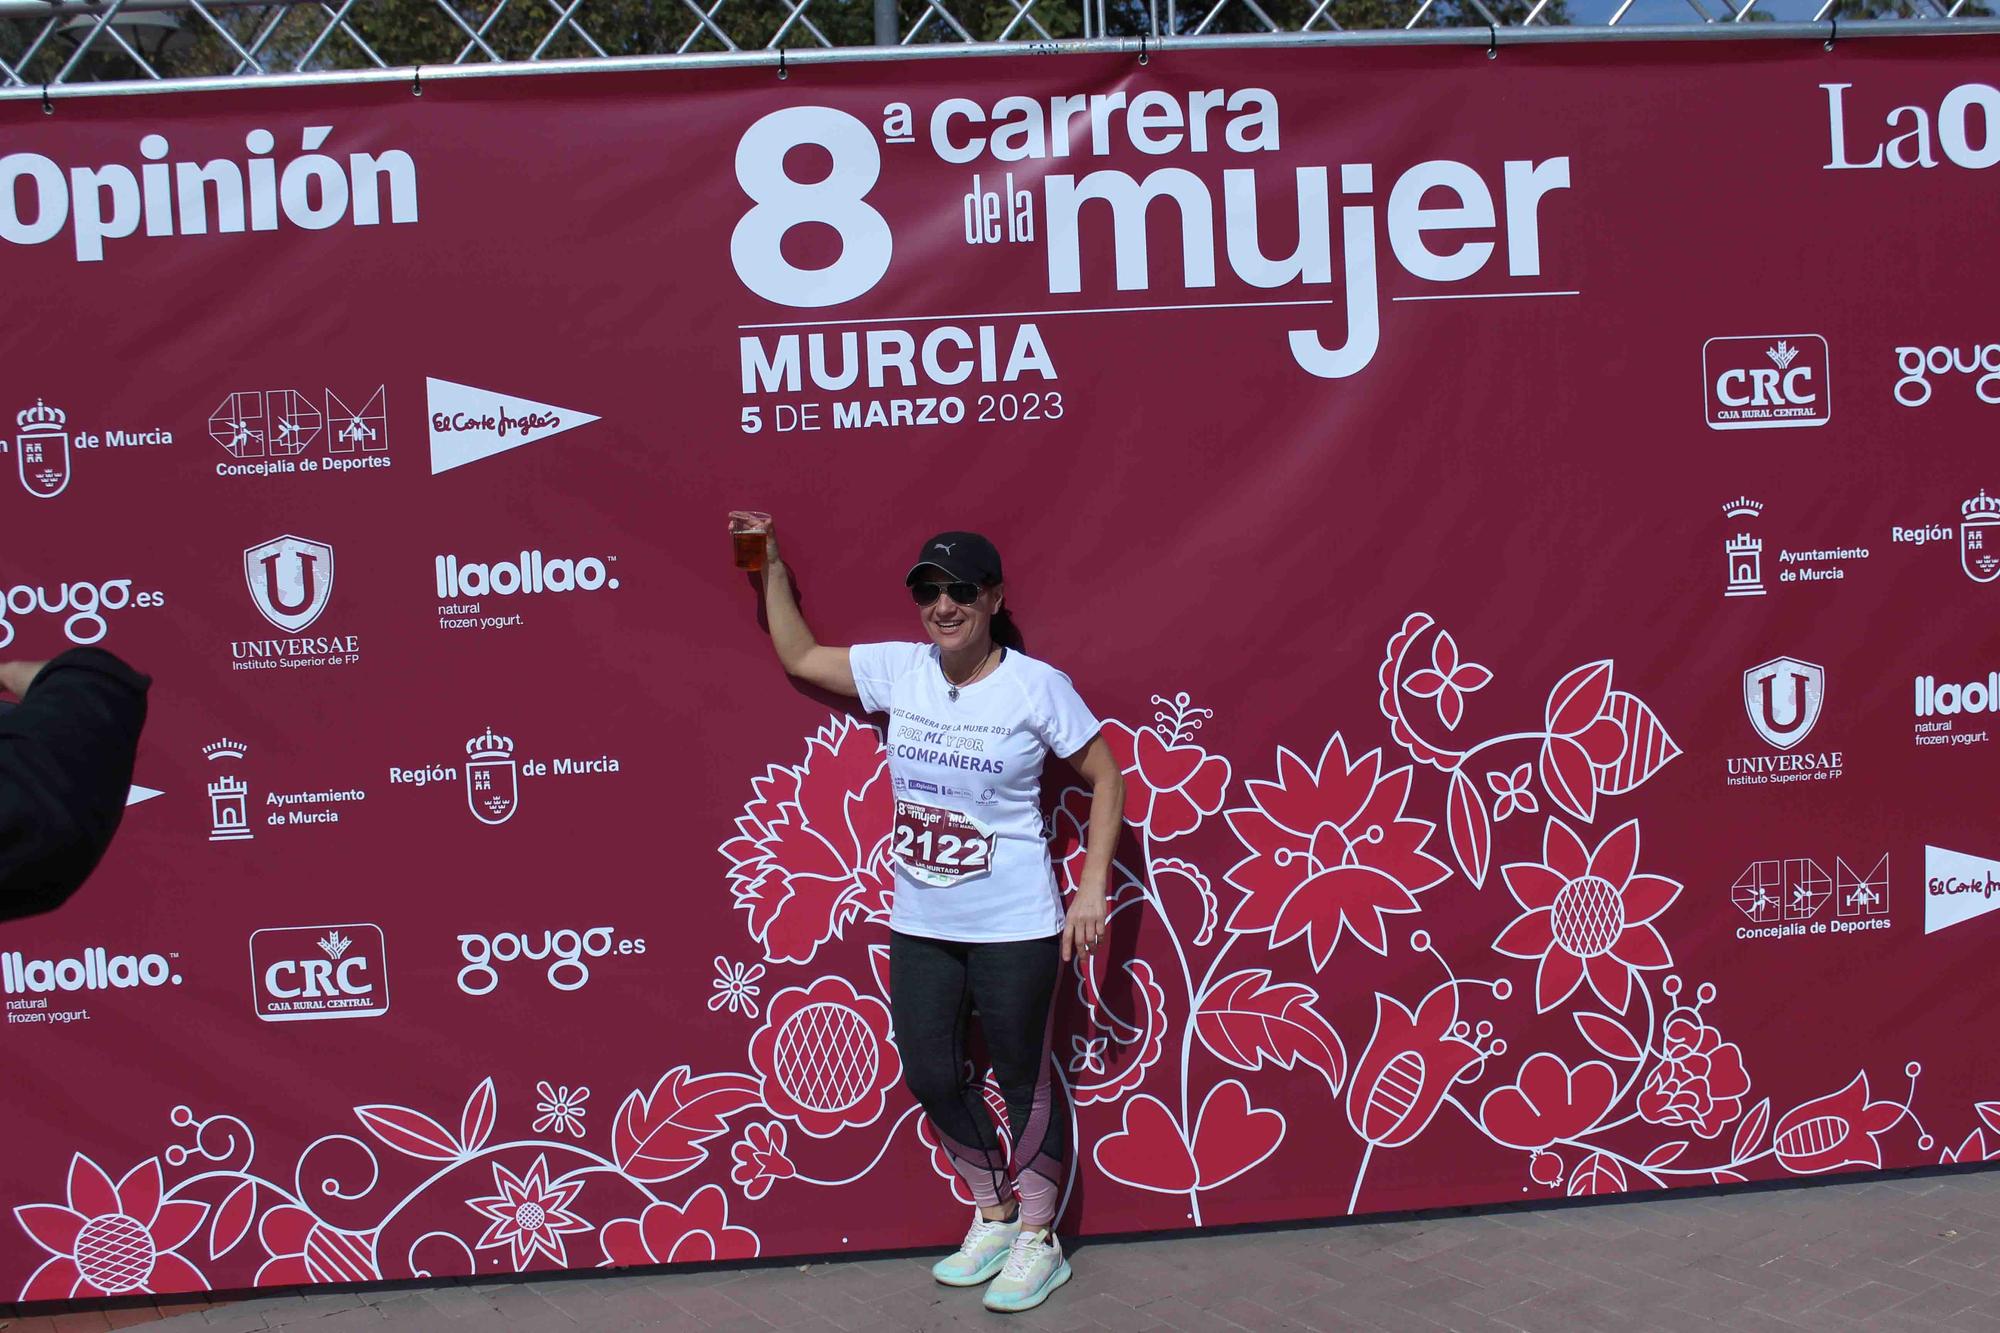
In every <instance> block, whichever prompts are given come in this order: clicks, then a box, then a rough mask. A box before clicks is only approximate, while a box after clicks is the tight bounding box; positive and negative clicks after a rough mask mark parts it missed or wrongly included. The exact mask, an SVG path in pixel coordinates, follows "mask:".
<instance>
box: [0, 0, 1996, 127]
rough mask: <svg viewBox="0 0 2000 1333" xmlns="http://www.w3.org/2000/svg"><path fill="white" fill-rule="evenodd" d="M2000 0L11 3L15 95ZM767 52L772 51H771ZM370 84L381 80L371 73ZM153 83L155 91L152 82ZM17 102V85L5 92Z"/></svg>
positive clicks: (1497, 27)
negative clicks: (581, 65)
mask: <svg viewBox="0 0 2000 1333" xmlns="http://www.w3.org/2000/svg"><path fill="white" fill-rule="evenodd" d="M1995 3H2000V0H0V97H10V96H11V97H21V96H37V95H39V96H40V97H42V99H43V102H44V105H45V107H52V105H53V103H52V102H51V100H50V92H49V90H50V89H53V88H65V89H67V90H68V92H69V95H74V94H76V93H80V92H85V91H103V92H110V91H114V90H115V91H130V90H133V88H134V87H136V86H138V85H147V84H148V82H149V81H162V82H179V81H188V80H203V81H204V82H212V81H215V80H248V81H254V80H269V79H272V78H274V77H275V78H286V79H291V78H297V77H299V76H302V75H305V76H319V77H335V78H339V77H349V78H357V77H358V78H369V77H388V76H389V74H390V72H391V71H402V72H403V74H404V75H406V76H410V77H413V78H414V77H420V76H417V75H415V74H413V73H412V71H413V70H423V69H425V67H429V69H428V70H427V71H426V74H427V75H428V76H430V77H436V76H438V75H448V74H452V73H471V72H473V70H474V68H475V67H477V68H478V69H479V70H480V71H481V72H487V71H496V70H498V69H500V68H515V67H519V66H528V65H532V66H536V67H546V66H549V65H551V64H559V65H560V66H561V67H564V68H568V67H571V66H572V65H573V63H574V62H580V61H581V62H592V61H603V60H612V59H620V60H627V61H633V60H637V61H641V62H644V63H652V64H657V63H662V59H663V58H664V59H665V60H666V61H669V62H672V61H675V60H676V58H685V59H688V60H690V61H692V62H693V63H709V62H710V61H714V60H716V59H717V58H720V60H721V61H722V62H724V63H750V62H751V61H752V60H769V61H771V62H773V63H782V61H783V60H785V59H789V60H792V61H799V60H810V59H813V58H815V57H819V58H838V59H867V58H882V57H885V56H890V55H915V54H920V53H921V54H943V53H944V52H945V51H946V50H950V51H955V52H962V53H967V54H971V53H974V52H978V53H1001V52H1009V51H1011V52H1019V51H1021V50H1023V49H1024V48H1025V49H1037V50H1068V49H1087V48H1088V47H1089V46H1098V45H1117V44H1123V45H1128V46H1137V47H1138V48H1140V50H1141V54H1142V56H1143V54H1144V51H1145V50H1146V49H1147V48H1149V47H1154V46H1157V48H1159V49H1165V48H1167V47H1169V46H1172V45H1208V44H1211V43H1215V42H1219V41H1222V40H1225V39H1231V38H1233V39H1235V40H1248V41H1252V42H1261V43H1265V44H1277V43H1280V42H1293V41H1296V42H1320V41H1339V40H1349V39H1352V38H1355V37H1361V36H1362V35H1364V34H1380V35H1382V36H1385V37H1386V36H1387V35H1388V34H1391V33H1394V34H1399V36H1397V37H1395V38H1390V40H1407V41H1422V40H1426V39H1431V40H1444V41H1486V42H1489V43H1491V44H1493V45H1494V46H1496V47H1497V46H1498V45H1501V44H1504V43H1506V42H1512V41H1522V40H1538V39H1560V38H1561V37H1563V36H1583V35H1585V34H1586V33H1588V34H1589V35H1592V36H1595V37H1598V38H1604V37H1611V36H1625V35H1632V36H1649V37H1659V36H1671V35H1681V34H1685V35H1689V36H1692V35H1695V33H1696V32H1701V33H1702V35H1721V34H1720V33H1719V32H1718V31H1717V30H1718V29H1722V28H1727V29H1729V30H1730V31H1731V32H1733V33H1734V34H1735V35H1742V36H1748V35H1753V34H1756V35H1765V34H1768V35H1772V36H1777V35H1780V34H1781V33H1782V34H1785V35H1794V34H1804V33H1807V32H1809V31H1811V30H1808V29H1804V28H1802V27H1801V26H1800V25H1807V24H1816V25H1820V26H1822V27H1824V29H1825V30H1826V33H1827V35H1828V36H1829V37H1831V36H1832V35H1833V34H1834V33H1835V32H1836V31H1839V30H1842V29H1844V30H1845V31H1847V32H1850V33H1854V34H1856V35H1860V34H1861V33H1862V32H1864V31H1869V32H1882V31H1900V32H1908V33H1912V34H1915V33H1930V32H1938V31H1991V30H1993V29H1994V28H1995V26H1996V25H1994V24H1993V23H1991V22H1988V21H1986V20H1988V19H1990V17H1991V15H1992V13H1993V9H1992V5H1993V4H1995ZM758 53H762V54H761V55H759V54H758ZM371 72H373V73H372V75H371ZM151 86H157V85H156V84H154V85H151ZM8 90H11V92H10V91H8Z"/></svg>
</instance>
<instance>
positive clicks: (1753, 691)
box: [1743, 657, 1826, 750]
mask: <svg viewBox="0 0 2000 1333" xmlns="http://www.w3.org/2000/svg"><path fill="white" fill-rule="evenodd" d="M1825 699H1826V668H1824V667H1821V666H1816V665H1814V664H1813V663H1811V662H1801V661H1799V659H1797V658H1796V657H1774V658H1772V659H1771V660H1770V661H1768V662H1765V663H1764V664H1763V665H1761V666H1754V667H1751V668H1750V669H1749V670H1748V671H1746V672H1744V673H1743V711H1744V712H1745V713H1747V714H1749V717H1750V725H1751V726H1753V727H1755V728H1756V729H1757V734H1758V735H1759V736H1762V737H1763V738H1764V740H1765V742H1766V743H1767V744H1769V745H1772V746H1775V747H1776V748H1777V749H1780V750H1789V749H1791V748H1792V747H1793V746H1794V745H1797V744H1798V743H1799V742H1800V741H1802V740H1804V739H1805V738H1806V737H1807V736H1809V735H1811V734H1812V729H1813V724H1814V723H1816V722H1818V721H1819V714H1820V705H1821V704H1822V703H1824V702H1825Z"/></svg>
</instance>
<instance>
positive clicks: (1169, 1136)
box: [1091, 1078, 1285, 1194]
mask: <svg viewBox="0 0 2000 1333" xmlns="http://www.w3.org/2000/svg"><path fill="white" fill-rule="evenodd" d="M1284 1137H1285V1117H1284V1116H1283V1115H1282V1114H1280V1113H1279V1112H1277V1111H1271V1110H1265V1109H1262V1108H1259V1107H1255V1106H1252V1105H1251V1103H1250V1094H1249V1092H1248V1090H1246V1089H1245V1088H1244V1086H1243V1084H1242V1083H1241V1082H1240V1081H1239V1080H1237V1079H1233V1078H1232V1079H1228V1080H1225V1081H1224V1082H1221V1083H1218V1084H1216V1085H1215V1086H1214V1087H1213V1088H1211V1089H1209V1092H1208V1096H1207V1097H1206V1098H1204V1099H1203V1101H1202V1104H1201V1110H1200V1111H1198V1112H1196V1114H1195V1128H1194V1135H1193V1137H1192V1138H1190V1137H1189V1136H1188V1135H1187V1134H1186V1133H1185V1132H1184V1131H1183V1130H1182V1129H1181V1126H1180V1123H1179V1122H1178V1121H1177V1120H1175V1119H1174V1113H1173V1112H1172V1111H1169V1110H1168V1109H1167V1107H1166V1104H1165V1103H1163V1102H1162V1101H1160V1099H1159V1098H1157V1097H1154V1096H1152V1095H1151V1094H1150V1093H1141V1094H1139V1095H1138V1096H1137V1097H1133V1098H1131V1099H1130V1100H1129V1101H1127V1102H1126V1103H1125V1119H1124V1124H1123V1126H1122V1127H1121V1128H1120V1129H1119V1130H1118V1131H1117V1132H1116V1133H1113V1134H1108V1135H1106V1136H1105V1137H1103V1138H1101V1139H1099V1140H1098V1141H1097V1144H1096V1146H1095V1147H1094V1148H1093V1149H1092V1150H1091V1157H1092V1159H1093V1160H1094V1161H1096V1163H1097V1169H1098V1170H1099V1171H1102V1172H1103V1173H1104V1174H1105V1175H1107V1176H1109V1177H1111V1178H1112V1179H1113V1180H1115V1181H1117V1182H1119V1183H1120V1184H1122V1185H1130V1186H1132V1187H1133V1188H1134V1189H1142V1190H1151V1191H1153V1192H1154V1193H1155V1194H1186V1193H1188V1192H1190V1191H1192V1190H1197V1189H1204V1190H1205V1189H1214V1188H1215V1187H1216V1186H1217V1185H1223V1184H1227V1183H1228V1182H1229V1181H1232V1180H1234V1179H1236V1177H1238V1176H1240V1175H1242V1174H1243V1173H1244V1172H1245V1171H1248V1170H1250V1169H1251V1168H1252V1167H1254V1166H1256V1165H1258V1164H1259V1163H1260V1162H1262V1161H1263V1160H1264V1159H1265V1158H1267V1157H1269V1156H1270V1155H1271V1154H1272V1153H1274V1152H1276V1151H1277V1150H1278V1144H1279V1142H1280V1141H1281V1140H1282V1139H1283V1138H1284Z"/></svg>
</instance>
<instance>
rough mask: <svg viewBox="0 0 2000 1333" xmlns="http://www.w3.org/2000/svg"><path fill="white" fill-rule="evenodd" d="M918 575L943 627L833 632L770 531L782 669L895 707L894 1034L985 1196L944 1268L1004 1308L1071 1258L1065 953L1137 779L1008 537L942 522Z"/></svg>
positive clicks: (929, 613)
mask: <svg viewBox="0 0 2000 1333" xmlns="http://www.w3.org/2000/svg"><path fill="white" fill-rule="evenodd" d="M904 582H905V583H906V584H907V585H908V586H909V589H910V593H911V596H912V597H913V598H914V599H915V600H916V603H917V606H918V607H919V608H920V611H919V615H918V619H919V621H920V622H921V623H922V625H923V629H924V635H925V638H926V640H927V642H922V643H864V644H856V645H855V646H854V647H852V648H831V647H824V646H822V645H821V644H819V643H818V642H817V641H816V640H814V638H813V636H812V631H811V630H809V629H807V628H806V623H805V620H804V619H803V618H802V617H801V616H800V615H799V607H798V601H797V599H796V598H795V597H794V595H793V592H792V580H791V574H790V571H788V570H787V569H786V568H785V564H784V561H783V560H782V559H780V558H779V554H778V542H777V537H776V536H775V534H773V535H771V536H769V537H768V538H767V541H766V547H765V563H764V608H765V614H766V618H767V620H768V621H769V624H770V627H771V642H772V645H773V646H774V647H775V648H776V649H777V650H778V660H779V661H780V662H782V663H784V667H785V670H786V671H787V672H789V673H790V674H792V675H793V676H796V677H798V678H799V679H801V680H804V681H808V682H810V683H812V684H814V685H817V686H819V687H820V688H822V689H825V690H831V691H833V692H835V693H837V694H844V695H849V696H851V697H854V698H858V699H860V700H861V703H862V706H863V707H865V708H867V709H868V710H869V711H870V712H875V713H887V714H888V715H889V725H888V743H889V777H890V785H891V787H892V788H893V799H894V801H895V816H894V817H895V823H894V831H893V833H892V834H891V837H890V856H891V859H892V860H893V861H894V863H895V866H896V888H895V899H894V903H893V906H892V907H891V909H890V915H889V930H890V936H889V990H890V996H889V1004H890V1009H891V1012H892V1015H893V1017H894V1020H895V1025H896V1045H897V1048H898V1050H900V1051H901V1053H902V1058H903V1079H904V1082H905V1083H907V1084H908V1085H909V1089H910V1091H911V1092H912V1093H913V1094H914V1095H915V1096H916V1098H917V1100H918V1101H919V1102H920V1103H922V1105H923V1108H924V1111H925V1113H926V1114H927V1115H928V1116H929V1117H930V1120H931V1123H932V1125H933V1126H934V1127H935V1128H936V1130H937V1135H938V1141H939V1143H941V1144H942V1145H943V1146H944V1149H945V1151H946V1153H947V1154H949V1156H950V1158H951V1162H952V1165H953V1166H954V1167H955V1168H956V1169H957V1170H958V1173H959V1175H960V1176H962V1177H963V1178H964V1179H965V1182H966V1183H967V1184H968V1185H969V1186H971V1188H972V1195H973V1198H974V1199H976V1200H977V1201H978V1206H979V1214H978V1216H977V1217H975V1218H974V1219H973V1221H972V1227H971V1229H970V1230H968V1231H967V1232H966V1233H965V1241H964V1243H963V1244H961V1245H960V1246H959V1248H958V1250H957V1251H956V1252H955V1253H953V1254H951V1255H949V1256H947V1257H946V1258H945V1259H943V1260H940V1261H939V1262H938V1264H937V1265H936V1266H935V1267H934V1268H933V1269H932V1270H931V1271H932V1273H933V1275H934V1276H936V1278H937V1280H938V1281H940V1282H943V1283H946V1284H948V1285H950V1286H955V1287H970V1286H976V1285H978V1284H980V1283H987V1284H988V1285H987V1288H986V1294H985V1298H984V1304H985V1305H986V1308H987V1309H989V1310H1027V1309H1032V1308H1033V1307H1035V1306H1037V1305H1040V1304H1041V1303H1042V1302H1043V1301H1044V1300H1046V1299H1047V1298H1048V1295H1049V1293H1050V1292H1052V1291H1054V1290H1055V1289H1056V1288H1057V1287H1059V1286H1061V1285H1062V1284H1063V1283H1065V1282H1067V1281H1068V1280H1069V1276H1070V1269H1069V1263H1068V1261H1067V1260H1065V1259H1064V1258H1063V1253H1062V1246H1061V1244H1060V1243H1059V1242H1058V1241H1057V1240H1056V1237H1055V1232H1054V1230H1053V1226H1054V1223H1055V1213H1056V1205H1057V1201H1058V1200H1059V1199H1060V1197H1061V1194H1062V1186H1063V1181H1064V1179H1065V1178H1066V1176H1067V1172H1068V1161H1069V1154H1070V1152H1071V1151H1072V1146H1071V1144H1070V1142H1069V1120H1068V1118H1067V1117H1066V1116H1063V1115H1059V1114H1057V1111H1056V1107H1055V1106H1054V1104H1053V1100H1052V1098H1051V1095H1050V1092H1051V1088H1050V1066H1051V1061H1050V1056H1051V1050H1050V1042H1051V1031H1050V1029H1051V1024H1052V1018H1053V1011H1054V1004H1053V1001H1054V998H1055V988H1056V981H1057V977H1058V975H1059V970H1060V968H1061V965H1062V964H1063V963H1066V962H1068V961H1069V960H1070V958H1071V957H1072V956H1074V954H1075V953H1076V952H1077V951H1084V952H1088V951H1090V950H1093V949H1096V948H1098V947H1099V946H1100V944H1101V943H1102V942H1103V938H1104V919H1105V888H1106V883H1107V880H1108V877H1109V873H1110V869H1111V857H1112V853H1113V851H1114V849H1115V848H1116V845H1117V840H1118V827H1119V820H1120V818H1121V815H1122V813H1123V811H1124V808H1125V785H1124V780H1123V779H1122V778H1121V777H1120V775H1119V772H1118V763H1117V760H1116V759H1115V758H1113V756H1112V754H1111V750H1110V747H1109V746H1108V745H1106V744H1105V742H1104V740H1103V738H1102V737H1100V736H1099V735H1098V731H1099V724H1098V721H1097V719H1096V717H1094V716H1093V715H1092V714H1091V712H1090V710H1089V709H1088V708H1086V707H1085V706H1084V703H1083V700H1082V699H1081V698H1079V697H1078V696H1077V692H1076V690H1075V688H1074V687H1073V686H1072V685H1071V684H1070V682H1069V677H1067V676H1065V675H1064V674H1063V673H1062V672H1060V671H1057V670H1056V669H1055V668H1054V667H1051V666H1049V665H1047V664H1046V663H1043V662H1038V661H1036V660H1035V659H1034V658H1032V657H1029V656H1028V655H1027V654H1026V653H1024V652H1022V651H1021V650H1020V647H1019V644H1020V638H1019V635H1018V634H1017V633H1016V632H1015V630H1014V627H1013V622H1012V621H1011V619H1010V618H1009V617H1008V614H1007V612H1006V611H1005V610H1004V609H1003V605H1004V602H1005V597H1006V592H1005V588H1004V586H1003V585H1002V583H1001V578H1000V553H999V552H998V551H996V550H994V549H993V544H992V543H991V542H989V541H987V540H986V539H985V538H984V537H981V536H980V535H978V534H977V533H971V532H944V533H939V534H938V535H937V536H936V537H933V538H931V539H930V540H929V541H927V542H925V543H924V545H923V549H922V551H921V552H920V553H919V555H918V558H917V563H916V564H915V565H914V566H912V567H911V569H910V572H909V575H908V576H907V577H906V578H905V579H904ZM1051 753H1054V754H1055V755H1057V756H1058V757H1060V758H1062V759H1065V760H1067V761H1069V763H1070V764H1071V766H1073V767H1074V768H1075V769H1076V770H1077V771H1078V772H1079V773H1081V774H1082V775H1083V777H1084V780H1085V781H1087V782H1089V783H1090V787H1091V807H1090V833H1089V851H1088V855H1087V856H1086V858H1085V864H1084V869H1083V875H1082V882H1081V884H1080V885H1079V886H1078V889H1077V893H1076V896H1075V898H1074V899H1073V900H1072V901H1071V903H1070V906H1069V909H1068V911H1067V912H1066V913H1065V911H1064V910H1063V902H1062V893H1061V891H1060V890H1059V889H1058V888H1057V886H1056V879H1055V873H1054V870H1053V868H1052V867H1051V865H1050V862H1049V849H1048V843H1047V842H1046V840H1045V839H1044V838H1043V835H1042V819H1041V779H1042V764H1043V760H1044V759H1045V758H1046V757H1047V756H1048V755H1049V754H1051ZM974 1009H977V1010H978V1011H979V1021H980V1027H981V1030H982V1031H983V1032H984V1034H985V1037H986V1049H987V1052H988V1054H989V1055H990V1056H991V1057H992V1062H993V1072H994V1076H995V1077H996V1078H997V1079H998V1081H999V1084H1000V1091H1001V1093H1002V1095H1003V1096H1005V1098H1006V1101H1007V1121H1008V1127H1009V1132H1010V1133H1011V1134H1012V1136H1013V1145H1014V1146H1013V1161H1012V1168H1013V1169H1012V1173H1011V1177H1010V1173H1009V1169H1008V1168H1009V1163H1008V1153H1007V1150H1006V1148H1005V1147H1004V1146H1003V1145H1002V1144H1001V1141H1000V1138H999V1135H998V1133H997V1132H996V1129H995V1126H994V1124H993V1120H992V1117H991V1116H990V1115H989V1114H988V1113H987V1109H986V1102H985V1099H984V1098H983V1097H981V1096H980V1093H979V1088H978V1086H977V1085H976V1084H973V1083H969V1082H968V1081H967V1079H966V1053H965V1052H966V1047H965V1043H966V1033H967V1028H968V1026H969V1020H970V1017H971V1014H972V1011H973V1010H974Z"/></svg>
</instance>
